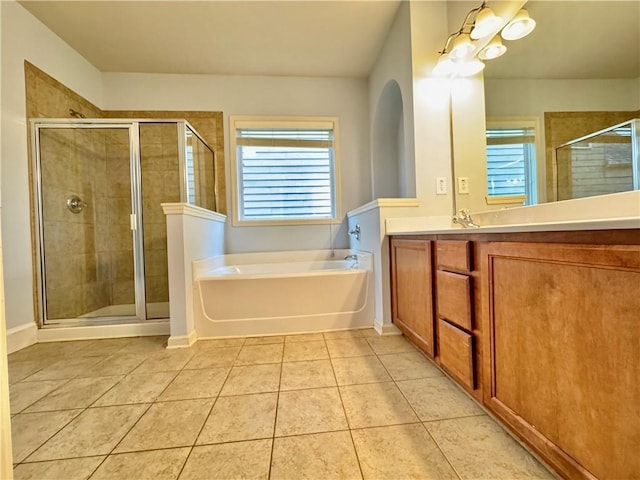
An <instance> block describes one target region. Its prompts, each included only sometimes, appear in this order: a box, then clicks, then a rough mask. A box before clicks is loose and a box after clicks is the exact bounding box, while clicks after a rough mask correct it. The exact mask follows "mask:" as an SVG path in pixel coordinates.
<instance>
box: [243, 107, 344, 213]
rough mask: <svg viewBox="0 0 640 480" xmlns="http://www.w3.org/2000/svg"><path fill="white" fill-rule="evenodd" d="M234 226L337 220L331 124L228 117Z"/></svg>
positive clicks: (326, 121) (334, 127) (334, 130)
mask: <svg viewBox="0 0 640 480" xmlns="http://www.w3.org/2000/svg"><path fill="white" fill-rule="evenodd" d="M231 132H232V144H231V148H232V156H234V168H233V172H234V174H235V178H234V181H233V186H234V187H235V190H236V191H235V192H234V201H235V208H234V223H243V224H249V223H252V224H261V223H266V222H269V223H280V224H291V223H324V222H330V221H331V220H332V219H335V218H336V217H337V210H338V191H337V190H338V189H337V170H338V168H337V167H338V164H337V160H336V144H337V140H336V138H337V120H336V119H326V118H322V119H259V118H246V117H232V118H231Z"/></svg>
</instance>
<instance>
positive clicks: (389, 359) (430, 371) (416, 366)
mask: <svg viewBox="0 0 640 480" xmlns="http://www.w3.org/2000/svg"><path fill="white" fill-rule="evenodd" d="M378 358H379V359H380V361H381V362H382V364H383V365H384V366H385V368H386V369H387V371H388V372H389V374H390V375H391V377H392V378H393V379H394V380H396V381H398V380H413V379H417V378H428V377H442V376H443V373H442V372H441V371H440V370H439V369H438V367H436V366H435V365H434V364H433V363H431V362H430V361H429V360H427V359H426V358H425V357H424V355H422V354H421V353H420V352H407V353H392V354H388V355H380V356H379V357H378Z"/></svg>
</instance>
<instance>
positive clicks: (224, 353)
mask: <svg viewBox="0 0 640 480" xmlns="http://www.w3.org/2000/svg"><path fill="white" fill-rule="evenodd" d="M241 348H242V347H240V346H239V345H238V346H231V347H217V348H210V349H208V350H198V351H197V353H196V354H195V355H194V356H193V357H192V358H191V360H189V363H187V365H186V366H185V367H184V368H185V369H187V370H191V369H199V368H214V367H230V366H232V365H233V363H234V362H235V361H236V358H237V357H238V353H240V349H241Z"/></svg>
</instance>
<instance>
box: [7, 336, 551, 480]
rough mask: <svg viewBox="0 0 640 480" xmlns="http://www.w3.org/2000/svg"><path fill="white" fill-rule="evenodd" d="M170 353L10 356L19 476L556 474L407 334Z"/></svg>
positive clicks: (68, 347) (154, 345) (142, 343)
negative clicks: (423, 352)
mask: <svg viewBox="0 0 640 480" xmlns="http://www.w3.org/2000/svg"><path fill="white" fill-rule="evenodd" d="M165 343H166V337H146V338H133V339H113V340H92V341H82V342H80V341H79V342H61V343H51V344H38V345H34V346H32V347H29V348H27V349H24V350H21V351H20V352H16V353H15V354H12V355H10V356H9V377H10V383H11V386H10V395H11V409H12V411H11V413H12V434H13V456H14V457H13V458H14V464H15V478H16V479H38V480H43V479H64V480H71V479H87V478H91V479H127V480H132V479H135V480H139V479H154V480H155V479H177V478H180V479H235V478H243V479H254V478H255V479H267V478H271V479H287V480H292V479H298V478H299V479H319V480H325V479H332V478H340V479H351V478H353V479H359V478H364V479H389V480H401V479H422V478H424V479H438V480H439V479H449V478H450V479H513V478H519V479H527V478H555V477H554V476H553V475H552V474H551V473H550V472H549V471H548V470H546V469H545V468H544V467H543V466H542V465H541V464H540V463H538V462H537V461H536V460H535V459H534V458H533V457H532V456H531V455H530V454H529V453H527V451H526V450H525V449H523V448H522V447H521V446H520V445H519V444H518V443H517V442H516V441H514V440H513V439H512V438H511V437H510V436H509V435H507V434H506V433H505V432H504V431H503V430H502V429H501V428H500V427H499V426H498V425H497V424H496V423H495V422H494V421H493V420H492V419H491V418H490V417H488V416H487V415H486V414H485V412H484V411H483V410H482V409H481V408H479V407H478V406H477V405H476V404H475V403H474V402H473V401H471V400H470V399H469V398H468V397H467V396H466V395H465V394H463V393H462V392H461V391H460V389H459V388H457V386H455V385H454V384H453V383H452V382H451V381H450V380H449V379H448V378H447V377H446V376H444V375H443V374H442V373H441V372H440V370H439V369H438V368H436V367H435V366H434V365H433V364H432V363H431V362H430V361H429V360H427V359H426V358H425V357H424V356H423V355H422V354H421V353H420V352H419V351H418V350H417V349H416V348H414V346H413V345H412V344H411V343H409V342H408V341H407V340H406V339H405V338H404V337H379V336H377V335H376V334H375V332H374V331H373V330H354V331H346V332H331V333H324V334H322V333H316V334H306V335H296V336H273V337H260V338H246V339H244V338H241V339H228V340H210V341H201V342H198V343H197V344H196V345H194V346H193V347H191V348H189V349H181V350H166V349H165V348H164V346H165Z"/></svg>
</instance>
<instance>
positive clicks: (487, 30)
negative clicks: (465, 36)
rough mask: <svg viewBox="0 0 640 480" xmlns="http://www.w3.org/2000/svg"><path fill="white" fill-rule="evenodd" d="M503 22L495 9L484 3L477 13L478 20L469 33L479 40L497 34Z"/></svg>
mask: <svg viewBox="0 0 640 480" xmlns="http://www.w3.org/2000/svg"><path fill="white" fill-rule="evenodd" d="M501 22H502V19H501V18H500V17H498V16H496V14H495V13H493V10H491V8H490V7H487V6H486V5H485V4H484V3H483V4H482V6H481V7H480V11H479V12H478V14H477V15H476V20H475V22H474V24H473V28H472V29H471V33H470V34H469V35H470V36H471V38H472V39H473V40H478V39H479V38H484V37H486V36H488V35H492V34H495V32H496V30H498V28H500V23H501Z"/></svg>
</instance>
